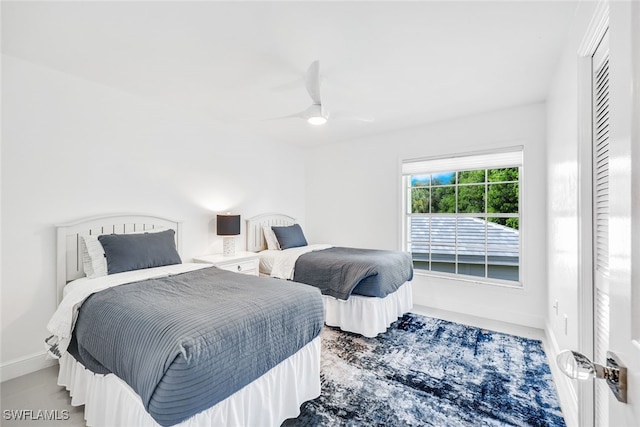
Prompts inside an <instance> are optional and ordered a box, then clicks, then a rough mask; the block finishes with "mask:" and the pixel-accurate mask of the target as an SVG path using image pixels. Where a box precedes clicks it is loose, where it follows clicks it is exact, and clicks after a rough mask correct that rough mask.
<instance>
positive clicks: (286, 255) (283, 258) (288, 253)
mask: <svg viewBox="0 0 640 427" xmlns="http://www.w3.org/2000/svg"><path fill="white" fill-rule="evenodd" d="M331 247H333V246H332V245H324V244H321V245H308V246H301V247H299V248H290V249H285V250H283V251H280V254H278V256H277V257H276V258H275V259H274V261H273V268H272V269H271V277H277V278H279V279H286V280H293V274H294V272H295V266H296V261H297V260H298V258H299V257H300V256H301V255H304V254H306V253H309V252H313V251H321V250H323V249H329V248H331Z"/></svg>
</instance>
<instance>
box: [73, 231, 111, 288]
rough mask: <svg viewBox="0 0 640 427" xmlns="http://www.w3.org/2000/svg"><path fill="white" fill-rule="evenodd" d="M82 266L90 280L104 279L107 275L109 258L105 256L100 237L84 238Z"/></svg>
mask: <svg viewBox="0 0 640 427" xmlns="http://www.w3.org/2000/svg"><path fill="white" fill-rule="evenodd" d="M81 241H82V243H81V245H80V246H81V250H82V266H83V267H84V274H86V275H87V277H88V278H90V279H93V278H94V277H102V276H106V275H107V258H106V257H105V254H104V249H103V248H102V244H101V243H100V241H99V240H98V236H91V235H88V236H82V239H81Z"/></svg>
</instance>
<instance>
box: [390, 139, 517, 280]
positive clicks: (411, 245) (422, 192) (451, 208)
mask: <svg viewBox="0 0 640 427" xmlns="http://www.w3.org/2000/svg"><path fill="white" fill-rule="evenodd" d="M521 169H522V148H521V147H518V148H516V149H510V150H508V151H502V152H486V153H478V154H473V155H464V156H457V157H450V158H433V159H421V160H407V161H404V162H403V164H402V173H403V194H404V198H403V206H404V208H403V210H404V230H403V236H404V247H405V248H406V250H408V251H409V252H411V254H412V257H413V265H414V268H415V269H416V270H418V271H419V270H422V271H429V272H432V273H436V274H442V275H452V274H453V275H461V276H468V278H470V279H476V280H478V279H480V280H481V281H483V282H490V283H494V282H495V283H506V284H511V285H518V284H519V283H520V223H521V221H520V212H521V210H520V207H521V203H520V199H521V198H520V191H521V181H520V176H521Z"/></svg>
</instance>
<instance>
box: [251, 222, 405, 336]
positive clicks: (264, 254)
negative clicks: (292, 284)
mask: <svg viewBox="0 0 640 427" xmlns="http://www.w3.org/2000/svg"><path fill="white" fill-rule="evenodd" d="M295 227H296V221H295V219H294V218H292V217H291V216H288V215H284V214H280V213H268V214H261V215H258V216H255V217H253V218H250V219H248V220H247V227H246V230H247V250H248V251H251V252H258V253H260V274H261V275H263V276H270V277H278V278H281V279H288V280H293V281H300V282H302V283H307V284H310V285H313V286H316V287H318V288H320V289H321V290H322V293H323V295H322V298H323V301H324V306H325V323H326V324H327V325H328V326H333V327H338V328H340V329H342V330H344V331H348V332H354V333H357V334H360V335H363V336H365V337H374V336H377V335H378V334H379V333H383V332H385V331H386V330H387V328H388V327H389V325H390V324H391V323H393V322H394V321H396V320H397V319H398V317H401V316H402V315H403V314H405V313H407V312H408V311H410V310H411V308H412V307H413V297H412V287H411V279H412V278H413V267H412V263H411V257H410V256H409V255H408V254H406V253H403V252H399V251H375V250H363V249H355V248H336V247H333V246H331V245H325V244H315V245H308V244H306V240H305V241H303V242H298V241H297V239H298V238H299V236H294V237H293V238H292V240H293V241H294V242H293V244H294V247H289V248H287V249H285V250H282V249H281V248H280V247H279V246H278V247H274V245H276V246H277V244H276V243H275V242H274V240H273V239H274V236H273V235H270V234H271V233H270V230H279V231H284V230H285V229H289V228H291V229H293V228H295ZM292 231H295V230H292ZM299 232H300V233H301V231H299ZM277 237H278V236H275V238H276V240H277ZM286 237H287V238H289V236H286ZM303 239H304V238H303ZM267 240H269V243H268V242H267ZM297 244H299V245H300V246H295V245H297ZM321 258H324V259H321ZM327 258H328V260H327ZM363 260H364V261H363ZM390 260H393V261H390ZM303 262H304V263H303ZM363 262H364V263H366V264H365V266H364V267H363V266H362V264H363ZM391 264H395V265H391ZM354 268H355V269H357V271H356V272H355V273H353V270H354ZM328 269H332V270H334V271H335V270H341V273H340V274H342V272H344V271H346V272H347V273H345V275H346V276H349V275H350V276H349V277H348V280H347V281H348V283H341V284H339V287H342V289H337V290H332V289H329V286H327V285H326V280H325V276H326V272H327V270H328ZM390 269H395V270H390ZM387 273H388V274H387ZM392 273H393V274H392ZM385 274H386V275H385ZM372 276H378V277H372ZM372 278H373V279H375V280H374V281H372V280H371V279H372ZM333 280H334V281H335V278H334V279H333ZM340 280H343V279H340ZM356 283H357V284H356Z"/></svg>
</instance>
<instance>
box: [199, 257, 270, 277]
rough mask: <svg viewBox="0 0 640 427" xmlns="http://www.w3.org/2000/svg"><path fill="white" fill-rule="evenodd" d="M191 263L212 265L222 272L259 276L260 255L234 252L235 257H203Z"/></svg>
mask: <svg viewBox="0 0 640 427" xmlns="http://www.w3.org/2000/svg"><path fill="white" fill-rule="evenodd" d="M193 262H200V263H204V264H213V265H215V266H216V267H218V268H221V269H223V270H228V271H233V272H235V273H242V274H250V275H253V276H259V275H260V271H259V265H260V254H258V253H255V252H236V254H235V255H231V256H224V255H222V254H215V255H203V256H200V257H197V258H194V259H193Z"/></svg>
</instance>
